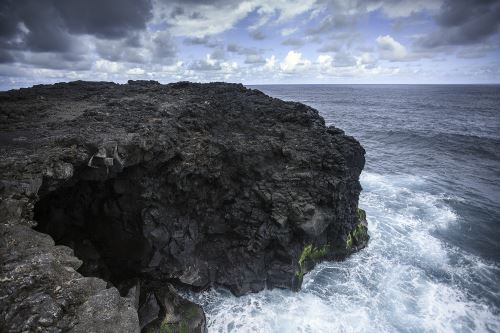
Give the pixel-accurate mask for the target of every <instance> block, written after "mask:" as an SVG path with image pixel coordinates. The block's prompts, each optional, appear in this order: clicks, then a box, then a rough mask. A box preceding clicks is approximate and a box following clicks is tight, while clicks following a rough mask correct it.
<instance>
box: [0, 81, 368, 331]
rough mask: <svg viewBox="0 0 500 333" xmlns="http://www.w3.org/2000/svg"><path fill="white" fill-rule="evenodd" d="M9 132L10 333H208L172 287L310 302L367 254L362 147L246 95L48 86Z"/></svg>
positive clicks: (1, 115)
mask: <svg viewBox="0 0 500 333" xmlns="http://www.w3.org/2000/svg"><path fill="white" fill-rule="evenodd" d="M0 131H1V132H0V152H1V156H2V159H1V160H0V179H1V183H0V196H1V200H2V201H1V204H0V220H1V224H0V233H1V235H2V237H1V240H0V256H1V267H0V269H1V274H2V275H1V280H0V283H1V285H0V286H1V287H0V299H2V302H1V305H0V331H7V332H18V331H19V332H21V331H40V332H45V331H46V332H56V331H66V330H70V331H82V330H87V331H94V332H109V331H116V332H118V331H120V332H135V331H139V330H140V329H142V330H149V331H151V330H152V331H155V330H156V331H162V330H165V331H176V330H177V331H186V330H187V331H200V332H203V331H204V330H205V318H204V315H203V311H202V310H201V308H199V307H197V306H196V305H194V304H192V303H189V302H187V301H185V300H183V299H182V298H180V297H179V296H177V294H176V292H175V289H174V287H172V286H170V284H174V285H177V286H187V287H189V288H194V289H198V290H201V289H204V288H207V287H210V286H214V285H216V286H223V287H226V288H228V289H230V290H231V291H232V292H233V293H234V294H236V295H242V294H245V293H248V292H255V291H259V290H262V289H264V288H275V287H277V288H294V289H298V288H300V284H301V282H302V276H303V274H304V273H306V272H307V271H308V270H310V269H311V268H312V267H313V266H314V263H316V262H317V261H320V260H325V259H342V258H344V257H345V256H346V255H348V254H349V253H351V252H353V251H356V250H358V249H360V248H362V247H363V246H365V244H366V242H367V240H368V236H367V233H366V222H365V218H364V215H363V213H362V212H361V211H359V210H358V206H357V205H358V197H359V193H360V191H361V186H360V184H359V174H360V172H361V170H362V169H363V166H364V150H363V148H362V147H361V146H360V145H359V143H358V142H357V141H356V140H355V139H353V138H352V137H349V136H346V135H345V134H344V133H343V132H342V131H341V130H339V129H337V128H335V127H326V126H325V124H324V121H323V119H322V118H321V117H320V116H319V115H318V112H317V111H316V110H314V109H312V108H310V107H308V106H306V105H303V104H300V103H293V102H284V101H281V100H278V99H274V98H271V97H268V96H266V95H264V94H263V93H261V92H260V91H258V90H252V89H246V88H244V87H243V86H242V85H236V84H224V83H211V84H192V83H187V82H179V83H175V84H168V85H161V84H159V83H157V82H153V81H130V82H129V83H128V84H125V85H119V84H114V83H92V82H72V83H61V84H55V85H42V86H35V87H33V88H29V89H21V90H18V91H10V92H4V93H0ZM48 235H50V237H49V236H48ZM54 242H55V243H54ZM55 244H57V245H55ZM73 251H74V253H73ZM77 258H78V259H77ZM111 328H114V329H111Z"/></svg>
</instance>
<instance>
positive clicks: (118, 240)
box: [34, 166, 205, 332]
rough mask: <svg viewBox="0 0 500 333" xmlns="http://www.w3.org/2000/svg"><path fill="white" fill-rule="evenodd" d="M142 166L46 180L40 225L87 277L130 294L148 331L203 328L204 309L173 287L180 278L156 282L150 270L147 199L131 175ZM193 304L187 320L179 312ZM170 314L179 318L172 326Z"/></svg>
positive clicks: (37, 210) (38, 208) (37, 216)
mask: <svg viewBox="0 0 500 333" xmlns="http://www.w3.org/2000/svg"><path fill="white" fill-rule="evenodd" d="M140 168H141V167H140V166H133V167H129V168H125V169H124V170H123V171H122V172H120V173H119V174H117V175H116V176H114V177H113V178H109V179H103V180H96V179H90V180H88V179H84V178H85V176H83V177H82V174H80V175H79V176H78V174H77V175H76V176H75V177H73V178H72V179H70V180H68V181H66V182H65V183H64V184H57V185H58V186H54V184H52V182H51V181H45V182H44V183H43V184H42V187H41V188H40V191H39V197H40V199H39V200H38V202H37V203H36V204H35V208H34V219H35V220H36V221H37V222H38V225H37V227H36V228H35V229H36V230H37V231H40V232H42V233H46V234H49V235H50V236H51V237H52V238H53V239H54V241H55V242H56V244H58V245H66V246H68V247H70V248H72V249H73V250H74V253H75V256H77V257H78V258H79V259H81V260H82V261H83V264H82V265H81V267H80V268H79V269H78V272H79V273H81V274H82V275H83V276H87V277H89V276H92V277H98V278H101V279H103V280H105V281H106V282H108V286H114V287H116V288H117V289H118V290H119V291H120V294H121V295H122V296H123V297H128V298H130V299H131V303H132V304H133V305H134V307H135V308H136V310H137V311H138V316H139V321H140V324H141V329H142V331H146V330H151V329H153V331H154V330H155V329H158V328H159V327H160V326H161V325H163V326H164V327H166V326H165V325H167V326H168V325H170V326H172V328H173V329H174V331H175V329H176V327H177V326H179V325H183V327H184V326H186V325H187V326H186V327H189V328H193V327H195V328H196V327H198V328H199V330H198V331H200V332H203V329H204V325H205V317H204V314H203V310H202V309H201V308H200V307H199V306H197V305H195V304H192V303H190V302H188V301H186V300H184V299H182V298H181V297H179V296H178V295H177V294H176V292H175V288H174V287H173V286H171V285H170V283H175V282H176V281H175V279H166V280H164V281H155V280H154V279H152V278H151V277H150V276H148V274H147V272H145V270H147V268H148V263H149V262H150V259H151V258H150V257H151V252H152V248H151V245H150V242H148V240H147V239H146V238H145V237H144V234H143V230H142V228H143V226H144V224H143V219H142V216H141V212H142V211H143V209H144V207H145V205H146V202H145V201H144V200H141V197H140V194H141V193H143V191H141V190H140V185H139V184H137V182H136V181H134V180H132V179H130V174H137V172H139V173H140V171H141V170H140ZM91 178H92V177H91ZM187 308H189V309H191V310H190V312H189V313H190V315H191V317H192V318H191V319H192V320H191V319H190V320H191V321H190V322H188V321H186V320H184V322H182V324H181V321H182V320H181V319H182V313H179V311H181V312H182V311H184V309H187ZM165 318H166V319H165ZM169 318H170V320H171V321H172V320H173V321H172V323H170V324H169V323H168V320H167V319H169ZM179 318H181V319H179ZM166 320H167V322H166ZM176 320H177V321H176ZM177 329H179V327H177Z"/></svg>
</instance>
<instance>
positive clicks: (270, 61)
mask: <svg viewBox="0 0 500 333" xmlns="http://www.w3.org/2000/svg"><path fill="white" fill-rule="evenodd" d="M275 67H276V57H275V56H274V54H273V55H272V56H271V58H266V64H265V65H264V69H267V70H274V68H275Z"/></svg>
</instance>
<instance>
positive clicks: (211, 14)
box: [153, 0, 315, 37]
mask: <svg viewBox="0 0 500 333" xmlns="http://www.w3.org/2000/svg"><path fill="white" fill-rule="evenodd" d="M314 3H315V0H275V1H273V2H269V1H267V0H249V1H241V2H240V1H227V2H219V3H217V2H216V3H214V4H206V3H198V4H193V3H188V4H186V3H183V2H182V1H179V2H178V3H177V4H176V6H174V5H172V3H171V2H167V1H160V0H156V1H155V10H154V15H155V17H154V19H153V22H154V23H155V24H158V25H161V24H168V25H169V26H170V28H169V29H170V31H171V32H172V34H173V35H174V36H189V37H204V36H208V35H215V34H218V33H221V32H224V31H227V30H229V29H231V28H233V27H234V26H235V25H236V24H237V23H238V22H239V21H241V20H243V19H244V18H246V17H247V16H248V15H249V14H250V13H251V12H254V11H256V12H257V14H258V20H257V22H255V23H254V24H253V25H251V26H249V29H250V30H255V29H258V28H259V27H261V26H263V25H265V24H267V23H268V22H269V20H270V19H271V18H272V19H273V20H275V21H276V22H278V23H283V22H286V21H288V20H290V19H292V18H293V17H295V16H297V15H300V14H302V13H304V12H307V11H309V10H311V9H312V8H313V7H314ZM179 8H180V9H181V11H179V12H178V13H176V12H175V10H176V9H179Z"/></svg>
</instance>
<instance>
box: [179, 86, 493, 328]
mask: <svg viewBox="0 0 500 333" xmlns="http://www.w3.org/2000/svg"><path fill="white" fill-rule="evenodd" d="M250 88H254V89H259V90H261V91H263V92H265V93H266V94H269V95H271V96H273V97H277V98H281V99H285V100H292V101H299V102H303V103H305V104H307V105H310V106H312V107H314V108H316V109H317V110H318V111H319V112H320V114H321V115H322V116H323V117H324V118H325V122H326V123H327V125H334V126H336V127H339V128H341V129H343V130H345V132H346V134H348V135H352V136H354V137H356V138H357V139H358V140H359V141H360V142H361V144H362V145H363V147H364V148H365V149H366V167H365V169H364V171H363V172H362V174H361V185H362V186H363V191H362V194H361V198H360V203H359V206H360V207H361V208H363V209H365V210H366V213H367V217H368V223H369V227H368V228H369V234H370V237H371V238H370V242H369V244H368V247H367V248H365V249H363V250H362V251H360V252H359V253H356V254H354V255H353V256H351V257H349V258H348V259H347V260H345V261H342V262H324V263H322V264H320V265H318V266H317V267H316V268H315V269H314V270H313V271H312V272H310V273H308V274H307V275H306V276H305V278H304V284H303V288H302V290H301V291H300V292H297V293H295V292H291V291H288V290H265V291H262V292H260V293H256V294H250V295H246V296H243V297H234V296H232V295H231V294H230V293H229V292H228V291H226V290H223V289H217V290H209V291H206V292H203V293H200V294H189V295H188V297H189V298H190V299H191V300H193V301H195V302H197V303H199V304H201V305H202V306H203V308H204V309H205V311H206V314H207V320H208V329H209V332H263V333H264V332H280V333H281V332H283V333H288V332H500V86H494V85H491V86H476V85H465V86H461V85H272V86H251V87H250Z"/></svg>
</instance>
